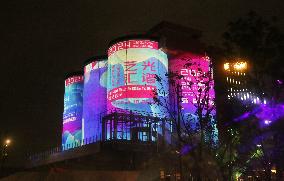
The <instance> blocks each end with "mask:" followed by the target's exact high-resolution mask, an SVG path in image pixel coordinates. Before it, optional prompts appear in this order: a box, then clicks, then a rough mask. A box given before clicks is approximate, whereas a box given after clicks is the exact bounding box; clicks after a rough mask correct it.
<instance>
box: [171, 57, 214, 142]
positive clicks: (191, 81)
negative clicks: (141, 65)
mask: <svg viewBox="0 0 284 181" xmlns="http://www.w3.org/2000/svg"><path fill="white" fill-rule="evenodd" d="M170 71H171V72H173V73H176V74H178V75H181V77H182V78H180V79H179V80H177V81H178V82H179V84H180V85H181V95H182V98H181V103H180V104H181V106H182V110H183V113H184V115H185V117H190V119H188V120H190V121H191V123H190V125H191V127H192V128H193V129H198V122H197V113H196V111H197V108H198V102H199V101H205V100H206V101H208V104H207V103H206V104H205V105H208V107H207V108H206V106H205V108H203V109H201V110H202V111H203V115H205V114H206V112H207V110H210V111H208V112H210V117H211V119H212V127H213V129H214V130H215V131H214V134H215V136H214V137H216V139H215V140H217V135H218V130H217V127H216V121H215V115H216V110H215V106H214V99H215V91H214V80H213V72H212V71H213V70H211V68H210V59H209V57H208V56H200V55H195V54H191V53H179V54H178V56H176V57H174V58H173V59H171V60H170ZM206 88H209V90H207V91H206ZM170 89H171V90H172V89H173V88H172V87H171V88H170ZM173 109H174V108H173Z"/></svg>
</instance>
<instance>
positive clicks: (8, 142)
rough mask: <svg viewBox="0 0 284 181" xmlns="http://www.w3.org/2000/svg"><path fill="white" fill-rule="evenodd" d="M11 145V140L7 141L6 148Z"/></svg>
mask: <svg viewBox="0 0 284 181" xmlns="http://www.w3.org/2000/svg"><path fill="white" fill-rule="evenodd" d="M10 143H11V140H10V139H6V140H5V147H8V146H9V145H10Z"/></svg>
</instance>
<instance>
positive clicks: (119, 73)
mask: <svg viewBox="0 0 284 181" xmlns="http://www.w3.org/2000/svg"><path fill="white" fill-rule="evenodd" d="M167 72H168V59H167V55H166V54H165V53H164V52H163V51H161V50H160V49H159V43H158V41H157V40H156V39H152V38H147V37H141V36H139V37H138V36H137V37H124V38H119V39H116V40H114V41H112V42H111V43H110V46H109V49H108V81H107V109H108V112H116V111H125V112H129V111H132V112H137V113H138V112H139V113H141V114H144V113H145V114H147V115H152V116H159V115H164V112H163V110H164V109H163V107H161V106H157V105H155V104H153V103H154V101H153V96H154V94H153V93H154V92H155V91H156V90H160V91H157V92H158V97H160V98H161V97H163V98H167V96H168V81H167V80H168V79H167V76H166V74H167ZM157 76H158V77H159V78H160V79H161V81H160V82H158V79H157ZM161 90H164V92H162V91H161ZM160 100H162V99H160Z"/></svg>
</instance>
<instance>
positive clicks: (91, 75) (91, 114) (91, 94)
mask: <svg viewBox="0 0 284 181" xmlns="http://www.w3.org/2000/svg"><path fill="white" fill-rule="evenodd" d="M107 68H108V66H107V57H104V56H100V57H92V58H90V59H89V60H87V62H86V63H85V66H84V91H83V119H82V130H83V132H82V140H84V139H85V138H87V139H93V140H96V141H99V140H101V138H102V129H101V128H102V124H101V120H102V117H103V116H104V115H105V113H106V97H107V85H106V84H107Z"/></svg>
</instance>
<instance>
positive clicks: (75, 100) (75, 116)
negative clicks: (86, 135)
mask: <svg viewBox="0 0 284 181" xmlns="http://www.w3.org/2000/svg"><path fill="white" fill-rule="evenodd" d="M83 83H84V78H83V74H82V73H81V72H76V73H72V74H69V75H68V76H67V77H66V79H65V93H64V112H63V131H62V145H63V146H64V149H68V148H71V147H74V146H78V145H79V144H80V141H81V139H82V111H83V86H84V84H83Z"/></svg>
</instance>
